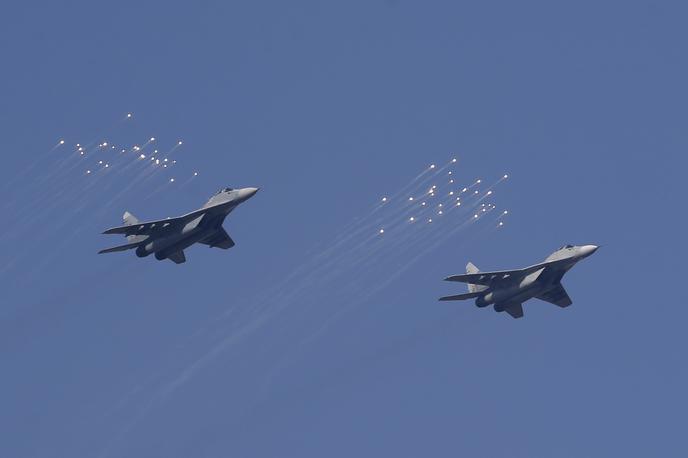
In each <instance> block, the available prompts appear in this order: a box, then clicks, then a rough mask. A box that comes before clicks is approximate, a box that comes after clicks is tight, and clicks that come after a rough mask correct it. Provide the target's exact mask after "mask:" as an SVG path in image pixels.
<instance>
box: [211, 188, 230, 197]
mask: <svg viewBox="0 0 688 458" xmlns="http://www.w3.org/2000/svg"><path fill="white" fill-rule="evenodd" d="M230 191H234V188H222V189H220V190H219V191H217V192H216V193H215V195H218V194H222V193H223V192H230Z"/></svg>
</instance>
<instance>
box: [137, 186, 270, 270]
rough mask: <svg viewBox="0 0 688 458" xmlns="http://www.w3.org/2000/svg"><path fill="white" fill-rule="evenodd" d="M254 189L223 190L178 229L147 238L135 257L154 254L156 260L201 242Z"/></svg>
mask: <svg viewBox="0 0 688 458" xmlns="http://www.w3.org/2000/svg"><path fill="white" fill-rule="evenodd" d="M256 192H257V188H244V189H238V190H235V189H229V188H226V189H223V190H221V191H219V192H218V193H217V194H215V195H214V196H213V197H211V198H210V200H208V202H206V204H205V205H203V207H201V208H200V209H199V210H198V211H197V213H198V216H196V217H195V218H194V219H192V220H190V221H189V222H187V223H186V224H185V225H184V226H183V227H182V228H181V230H174V231H170V232H169V233H165V232H164V227H163V228H162V229H163V232H162V233H161V234H160V235H156V236H154V237H150V238H149V239H148V240H146V242H145V243H142V244H141V245H140V246H139V247H138V248H136V255H137V256H138V257H146V256H149V255H151V254H155V258H156V259H158V260H162V259H166V258H167V257H168V256H170V255H171V254H172V253H176V252H179V251H182V250H184V249H185V248H188V247H190V246H191V245H193V244H195V243H198V242H202V241H204V240H206V239H208V238H210V237H212V236H213V235H214V234H216V233H217V231H218V230H221V228H222V223H223V222H224V220H225V218H226V217H227V215H229V214H230V213H231V212H232V211H233V210H234V209H235V208H236V207H237V206H238V205H239V204H241V203H243V202H245V201H246V200H247V199H249V198H250V197H252V196H253V195H254V194H255V193H256Z"/></svg>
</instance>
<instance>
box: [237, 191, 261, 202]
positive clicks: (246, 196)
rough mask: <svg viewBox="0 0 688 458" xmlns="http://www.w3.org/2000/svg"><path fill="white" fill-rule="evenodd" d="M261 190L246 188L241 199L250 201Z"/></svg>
mask: <svg viewBox="0 0 688 458" xmlns="http://www.w3.org/2000/svg"><path fill="white" fill-rule="evenodd" d="M258 189H259V188H244V189H242V190H241V198H242V199H244V200H246V199H250V198H251V197H253V196H254V195H255V194H256V193H257V192H258Z"/></svg>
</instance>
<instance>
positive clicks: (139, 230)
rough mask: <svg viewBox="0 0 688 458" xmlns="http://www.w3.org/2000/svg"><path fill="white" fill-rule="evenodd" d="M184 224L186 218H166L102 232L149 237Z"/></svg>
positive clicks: (186, 220)
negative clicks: (162, 230)
mask: <svg viewBox="0 0 688 458" xmlns="http://www.w3.org/2000/svg"><path fill="white" fill-rule="evenodd" d="M186 222H188V218H187V217H186V216H180V217H178V218H168V219H161V220H158V221H146V222H141V223H136V224H131V225H126V226H117V227H112V228H110V229H108V230H106V231H105V232H103V234H122V235H126V236H129V235H151V234H154V233H156V232H158V231H160V230H161V229H164V230H170V229H173V228H176V227H179V226H181V225H183V224H185V223H186Z"/></svg>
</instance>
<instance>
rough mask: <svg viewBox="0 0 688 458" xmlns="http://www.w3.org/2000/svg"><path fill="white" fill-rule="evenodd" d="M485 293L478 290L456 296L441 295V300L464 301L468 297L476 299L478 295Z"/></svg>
mask: <svg viewBox="0 0 688 458" xmlns="http://www.w3.org/2000/svg"><path fill="white" fill-rule="evenodd" d="M482 294H483V292H482V291H476V292H473V293H466V294H456V295H454V296H444V297H440V299H439V300H441V301H464V300H466V299H475V298H476V297H478V296H481V295H482Z"/></svg>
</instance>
